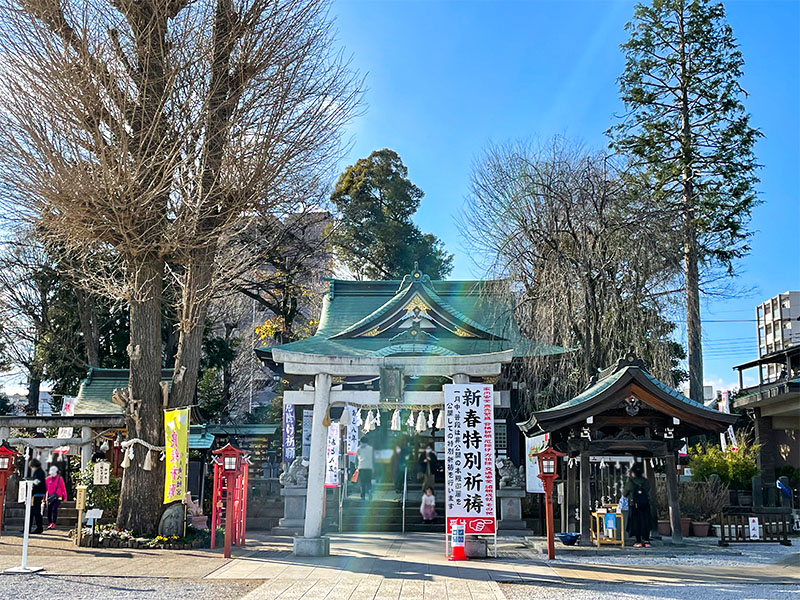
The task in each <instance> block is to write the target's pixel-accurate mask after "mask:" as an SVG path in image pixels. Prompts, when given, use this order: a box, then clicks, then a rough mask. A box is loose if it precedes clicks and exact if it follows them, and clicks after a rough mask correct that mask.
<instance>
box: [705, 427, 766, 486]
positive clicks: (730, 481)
mask: <svg viewBox="0 0 800 600" xmlns="http://www.w3.org/2000/svg"><path fill="white" fill-rule="evenodd" d="M738 437H739V439H740V441H741V444H740V446H739V448H737V449H736V450H735V451H734V450H733V448H731V447H730V446H729V447H728V448H727V450H725V451H724V452H723V451H722V448H720V447H719V446H718V445H716V444H711V443H704V444H697V445H695V446H692V447H691V448H689V468H690V469H691V470H692V479H693V480H694V481H707V480H708V479H709V477H710V476H711V475H718V476H719V478H720V480H721V481H722V483H724V484H726V485H729V486H731V487H732V488H733V489H750V484H751V479H752V478H753V477H755V476H756V475H757V474H758V466H757V462H756V460H757V457H758V449H759V446H758V444H751V443H747V442H749V440H748V439H747V436H745V435H740V436H738Z"/></svg>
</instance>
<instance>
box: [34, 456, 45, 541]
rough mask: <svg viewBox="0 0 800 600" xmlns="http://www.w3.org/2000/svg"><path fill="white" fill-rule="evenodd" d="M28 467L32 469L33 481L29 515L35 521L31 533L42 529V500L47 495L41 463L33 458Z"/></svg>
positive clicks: (40, 531) (39, 531)
mask: <svg viewBox="0 0 800 600" xmlns="http://www.w3.org/2000/svg"><path fill="white" fill-rule="evenodd" d="M30 467H31V471H32V474H31V479H30V480H31V481H33V490H32V493H31V496H32V501H31V516H32V517H33V519H34V521H35V522H36V529H34V530H33V531H32V532H31V533H42V532H43V531H44V528H43V527H42V501H43V500H44V497H45V496H46V495H47V485H46V484H45V481H44V480H45V478H46V477H47V476H46V475H45V473H44V469H42V463H41V462H39V460H38V459H36V458H34V459H33V460H32V461H31V462H30Z"/></svg>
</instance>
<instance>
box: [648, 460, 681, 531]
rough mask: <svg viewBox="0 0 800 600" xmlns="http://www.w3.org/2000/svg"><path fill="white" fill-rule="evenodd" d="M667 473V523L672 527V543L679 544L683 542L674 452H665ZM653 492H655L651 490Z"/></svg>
mask: <svg viewBox="0 0 800 600" xmlns="http://www.w3.org/2000/svg"><path fill="white" fill-rule="evenodd" d="M665 458H666V463H667V464H666V467H665V470H666V472H667V500H668V501H669V522H670V525H671V526H672V543H673V544H680V543H682V542H683V534H682V533H681V503H680V499H679V497H678V465H677V462H676V460H675V452H667V454H666V456H665ZM653 491H655V490H653Z"/></svg>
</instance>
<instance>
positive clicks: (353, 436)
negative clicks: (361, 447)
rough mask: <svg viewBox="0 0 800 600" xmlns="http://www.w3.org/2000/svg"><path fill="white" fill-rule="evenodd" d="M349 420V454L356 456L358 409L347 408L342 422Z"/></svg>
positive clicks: (347, 431) (353, 407)
mask: <svg viewBox="0 0 800 600" xmlns="http://www.w3.org/2000/svg"><path fill="white" fill-rule="evenodd" d="M345 419H346V420H347V430H346V436H347V454H348V456H355V455H356V454H357V453H358V409H357V408H356V407H355V406H345V407H344V412H343V413H342V420H343V421H344V420H345Z"/></svg>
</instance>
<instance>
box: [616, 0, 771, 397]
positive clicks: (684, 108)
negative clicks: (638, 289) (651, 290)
mask: <svg viewBox="0 0 800 600" xmlns="http://www.w3.org/2000/svg"><path fill="white" fill-rule="evenodd" d="M626 28H627V30H628V31H629V32H630V39H629V40H628V41H627V42H626V43H625V44H623V45H622V50H623V52H624V54H625V58H626V64H625V70H624V72H623V73H622V76H621V77H620V78H619V84H620V91H621V94H622V100H623V102H624V103H625V106H626V108H627V109H628V113H627V115H625V118H624V119H623V121H622V122H621V123H620V124H619V125H617V126H615V127H613V128H611V129H610V130H609V134H610V136H611V139H612V146H613V147H614V148H616V149H617V150H618V151H620V152H621V153H623V154H625V155H627V156H628V157H630V158H631V160H632V162H634V163H636V164H639V165H642V166H644V167H645V168H646V169H647V170H648V171H649V173H650V174H651V176H652V178H653V183H654V186H655V190H656V193H657V195H656V197H657V198H658V199H659V201H660V202H662V203H663V208H664V214H665V218H668V219H670V220H671V221H672V222H673V223H674V227H675V229H676V230H677V231H680V232H681V235H680V238H679V239H680V243H681V251H682V255H683V289H684V293H685V305H686V306H685V309H686V332H687V338H688V361H689V390H690V391H689V395H690V396H691V398H692V399H693V400H696V401H702V398H703V357H702V344H701V325H700V289H701V285H702V281H703V275H704V274H708V273H709V272H710V271H713V270H715V269H720V268H722V269H724V270H725V271H726V272H727V274H733V264H734V261H735V260H736V259H738V258H740V257H742V256H743V255H745V254H746V253H747V252H748V251H749V246H748V239H749V237H750V235H751V232H750V231H748V229H747V224H748V221H749V219H750V212H751V210H752V208H753V207H754V206H755V205H756V203H757V198H756V191H755V184H756V183H757V182H758V179H757V177H756V175H755V171H756V169H757V167H758V165H757V163H756V159H755V156H754V153H753V147H754V145H755V142H756V140H757V139H758V137H760V135H761V133H760V132H759V131H758V130H757V129H754V128H753V127H751V126H750V117H749V115H748V113H747V112H746V111H745V108H744V105H743V104H742V98H743V97H744V96H746V93H745V91H744V89H743V88H742V86H741V85H740V83H739V79H740V78H741V76H742V67H743V65H744V59H743V58H742V54H741V52H740V51H739V49H738V46H737V44H736V40H735V38H734V36H733V30H732V29H731V27H730V25H728V23H727V22H726V20H725V10H724V7H723V6H722V4H720V3H712V2H709V1H708V0H653V3H652V5H645V4H639V5H637V6H636V9H635V11H634V16H633V20H632V21H631V22H630V23H628V24H627V26H626Z"/></svg>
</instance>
